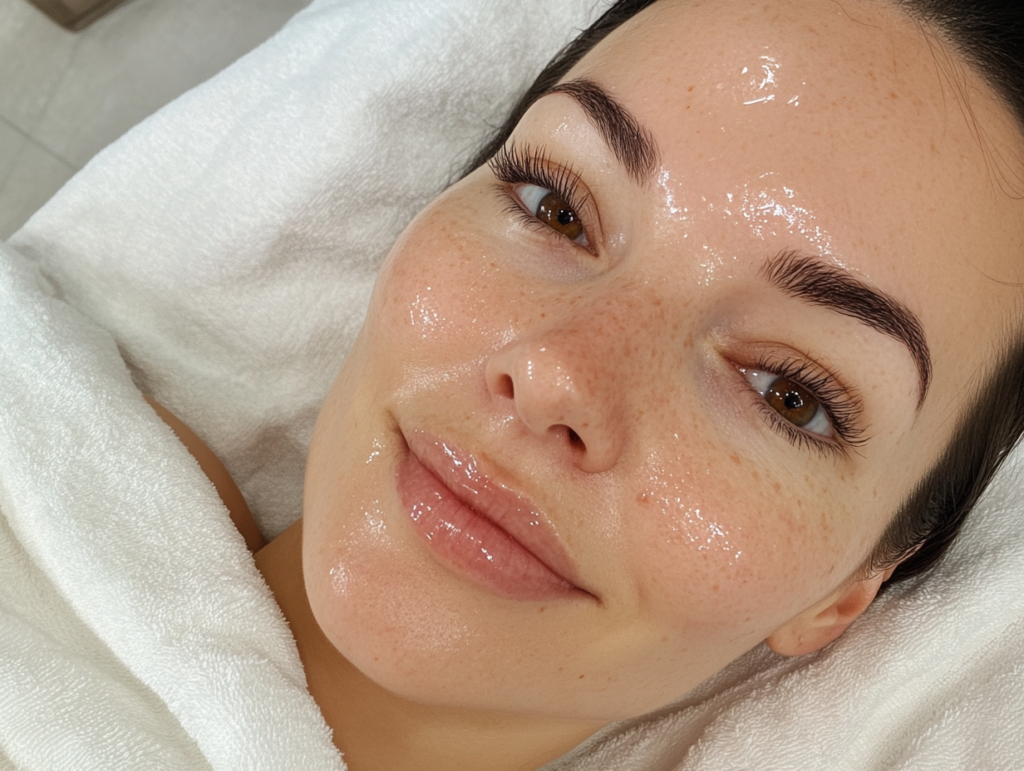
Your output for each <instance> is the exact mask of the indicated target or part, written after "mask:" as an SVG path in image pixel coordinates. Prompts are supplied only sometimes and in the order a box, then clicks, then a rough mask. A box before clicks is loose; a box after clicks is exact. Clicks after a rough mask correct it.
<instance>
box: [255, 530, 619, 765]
mask: <svg viewBox="0 0 1024 771" xmlns="http://www.w3.org/2000/svg"><path fill="white" fill-rule="evenodd" d="M256 566H257V568H259V570H260V572H261V573H262V574H263V577H264V578H265V579H266V581H267V583H268V584H269V586H270V589H271V591H272V592H273V593H274V597H275V599H276V600H277V603H278V605H280V606H281V610H282V611H283V612H284V615H285V618H286V619H287V620H288V623H289V625H290V626H291V630H292V634H293V635H294V636H295V642H296V644H297V646H298V649H299V657H300V658H301V659H302V665H303V668H304V669H305V671H306V683H307V685H308V687H309V691H310V693H311V694H312V696H313V699H314V700H315V701H316V703H317V704H318V705H319V707H320V711H321V712H322V713H323V716H324V719H325V720H326V721H327V725H328V726H330V728H331V729H332V730H333V732H334V743H335V745H336V746H337V747H338V749H339V750H341V752H342V753H343V754H344V757H345V762H346V763H347V765H348V768H349V769H350V771H376V770H377V769H394V771H412V770H413V769H415V770H416V771H430V770H431V769H451V768H473V769H479V770H480V771H513V770H514V771H528V770H529V769H537V768H539V767H540V766H542V765H543V764H545V763H547V762H548V761H551V760H554V759H555V758H557V757H558V756H559V755H561V754H563V753H564V752H566V751H568V750H569V749H571V748H572V747H574V746H575V745H576V744H578V743H579V742H581V741H582V740H583V739H584V738H586V737H587V736H589V735H590V734H591V733H593V732H594V731H596V730H597V729H598V728H599V727H600V726H599V725H595V724H592V723H586V724H583V723H580V722H568V721H557V720H552V719H548V718H533V717H522V716H517V715H508V714H502V713H495V712H478V711H474V710H466V709H456V708H450V707H439V706H431V705H426V704H421V703H418V702H413V701H409V700H408V699H404V698H402V697H400V696H398V695H396V694H394V693H392V692H390V691H387V690H385V689H384V688H381V687H380V686H379V685H377V684H376V683H375V682H373V681H372V680H370V679H369V678H367V677H366V676H365V675H363V674H362V672H360V671H359V670H358V669H356V668H355V667H354V666H352V665H351V664H350V663H349V662H348V660H347V659H345V658H344V657H343V656H342V655H341V654H340V653H339V652H338V651H337V649H336V648H335V647H334V646H333V645H332V644H331V642H330V641H329V640H328V639H327V637H326V636H325V635H324V634H323V632H322V631H321V629H320V626H319V624H317V622H316V619H315V618H314V617H313V613H312V610H311V609H310V607H309V601H308V600H307V598H306V590H305V585H304V583H303V578H302V523H301V520H300V521H299V522H297V523H296V524H295V525H293V526H292V527H290V528H289V529H288V530H286V531H285V532H284V533H282V534H281V535H280V536H278V537H277V538H276V539H275V540H274V541H272V542H271V543H270V544H269V545H267V546H266V547H264V548H263V549H262V550H261V551H259V552H258V553H257V554H256Z"/></svg>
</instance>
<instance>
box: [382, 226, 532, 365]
mask: <svg viewBox="0 0 1024 771" xmlns="http://www.w3.org/2000/svg"><path fill="white" fill-rule="evenodd" d="M459 224H460V223H458V222H454V221H450V220H446V219H444V218H443V217H441V216H439V215H429V214H428V215H424V216H422V217H421V218H420V219H419V220H417V221H415V222H414V223H413V224H412V225H410V227H409V228H408V229H407V230H406V232H405V233H403V235H402V237H401V238H400V239H399V241H398V242H397V243H396V244H395V246H394V248H393V249H392V251H391V253H390V254H389V256H388V260H387V262H386V263H385V265H384V267H383V269H382V270H381V272H380V274H379V276H378V279H377V284H376V286H375V288H374V294H373V298H372V300H371V303H370V309H369V313H368V316H367V324H368V327H369V329H370V330H371V333H372V334H374V335H377V336H383V337H384V338H386V339H387V341H388V342H389V343H391V344H394V343H395V342H398V341H407V342H409V343H410V344H412V345H413V348H412V349H411V350H410V351H408V353H409V354H410V355H412V356H418V355H425V354H426V352H427V350H428V349H426V348H423V347H422V345H419V346H417V344H422V343H423V342H428V343H429V342H432V341H433V342H439V343H442V344H444V345H445V346H448V345H451V344H452V343H453V342H454V341H456V340H457V339H458V338H460V337H464V336H471V337H477V338H478V337H481V336H484V337H486V336H493V333H494V332H495V331H497V330H501V329H502V328H504V327H507V326H508V324H509V322H510V320H513V319H512V317H513V316H514V315H515V306H516V299H517V296H518V295H519V294H521V290H519V289H517V288H515V287H513V286H511V285H510V284H509V282H508V281H507V277H503V276H502V275H501V273H500V272H499V271H498V270H497V261H496V260H495V259H493V255H494V253H495V250H496V249H497V248H498V247H496V246H495V245H494V244H492V243H489V242H488V240H487V239H485V238H483V237H480V238H476V237H474V236H473V235H466V229H465V228H464V227H463V228H460V227H459Z"/></svg>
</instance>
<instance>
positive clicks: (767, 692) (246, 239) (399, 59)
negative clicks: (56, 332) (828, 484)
mask: <svg viewBox="0 0 1024 771" xmlns="http://www.w3.org/2000/svg"><path fill="white" fill-rule="evenodd" d="M595 2H596V0H559V2H558V3H554V2H551V0H506V1H505V2H499V0H472V1H470V0H461V1H460V0H363V1H358V0H348V1H347V2H346V1H345V0H318V1H317V2H315V3H314V4H313V5H312V6H311V7H310V8H309V9H307V10H306V11H305V12H303V13H301V14H299V16H297V17H296V18H295V19H294V20H293V21H292V22H291V23H290V24H289V25H288V26H287V27H286V28H285V29H284V30H283V31H282V32H281V33H280V34H279V35H278V36H277V37H276V38H274V39H272V40H271V41H270V42H269V43H267V44H266V45H264V46H263V47H262V48H260V49H258V50H257V51H255V52H254V53H253V54H251V55H249V56H248V57H246V58H245V59H243V60H241V61H240V62H239V63H237V64H236V65H235V66H233V67H231V68H229V69H228V70H227V71H225V72H224V73H222V74H221V75H219V76H218V77H217V78H215V79H213V80H212V81H210V82H209V83H207V84H205V85H204V86H202V87H200V88H198V89H196V90H194V91H193V92H191V93H189V94H187V95H186V96H184V97H183V98H181V99H180V100H178V101H177V102H175V103H174V104H172V105H170V106H169V107H168V108H166V109H165V110H163V111H162V112H160V113H158V114H157V115H156V116H154V117H153V118H152V119H150V120H149V121H147V122H146V123H145V124H143V125H142V126H140V127H139V128H137V129H136V130H134V131H133V132H132V133H130V134H129V135H127V136H126V137H125V138H123V139H122V140H120V141H119V142H118V143H116V144H115V145H113V146H112V147H111V148H109V149H108V150H107V151H106V152H105V153H104V154H102V155H101V156H99V157H98V158H97V159H96V160H95V161H94V162H93V163H92V164H91V165H90V166H89V167H87V168H86V169H85V170H84V171H83V172H82V173H80V174H79V175H78V176H77V177H76V178H75V179H73V180H72V181H71V183H70V184H69V185H68V186H67V188H65V190H64V191H63V192H62V193H61V194H59V195H58V196H57V197H56V198H55V199H54V200H53V201H52V202H51V203H50V204H49V205H48V206H47V207H45V208H44V209H43V210H42V211H41V212H40V213H39V214H38V215H37V216H36V217H35V218H33V220H32V221H31V222H29V224H28V225H27V226H26V227H25V228H24V229H23V230H22V231H21V232H20V233H19V234H18V235H16V237H15V239H14V243H16V244H17V245H18V246H19V248H21V249H22V250H23V251H25V252H26V253H28V254H30V255H31V256H33V257H34V258H35V259H36V260H37V261H38V263H39V264H40V265H41V266H42V267H43V269H44V272H45V273H46V274H47V275H48V276H49V277H50V278H51V280H53V282H54V283H55V284H56V285H57V287H58V288H59V292H60V293H61V296H63V297H65V298H66V299H67V300H68V302H70V303H71V304H72V305H74V306H75V307H77V308H79V309H81V310H82V311H83V312H84V313H86V314H87V315H88V316H90V317H92V318H93V319H95V320H97V321H98V322H99V323H100V325H101V326H103V327H104V328H106V329H108V330H110V332H111V334H112V335H113V337H114V338H115V340H116V341H117V344H118V346H119V348H120V350H121V352H122V354H123V355H124V356H125V358H126V360H127V361H128V363H129V365H130V368H131V372H132V375H133V377H134V378H135V379H136V381H137V382H138V383H139V384H140V385H141V386H142V387H144V388H146V389H147V390H150V391H152V392H153V393H155V394H156V395H157V397H158V398H160V399H161V400H163V401H165V402H166V403H167V404H168V406H170V407H171V408H172V409H173V410H175V411H176V412H178V413H179V414H180V415H181V417H182V418H183V419H184V420H185V421H186V422H188V423H189V424H191V425H192V426H193V428H195V429H196V430H197V432H198V433H199V434H200V435H201V436H202V437H203V438H204V439H205V440H206V441H207V442H208V443H209V444H210V445H211V446H212V447H213V449H214V450H215V451H216V452H217V453H218V454H219V455H220V456H221V457H222V458H223V459H224V460H225V462H226V465H227V466H228V468H229V470H230V471H231V472H232V474H233V475H234V476H235V478H236V479H237V480H238V481H239V483H240V486H241V487H242V489H243V492H245V494H246V496H247V497H248V499H249V500H250V503H251V504H252V505H253V508H254V510H255V512H256V516H257V519H258V520H259V522H260V523H261V525H262V527H263V529H264V531H265V532H266V533H267V534H269V535H273V534H275V533H277V532H279V531H280V530H281V529H283V528H284V527H285V526H286V525H287V524H288V523H289V522H291V521H292V520H293V519H294V518H295V517H296V516H297V515H298V513H299V502H300V495H299V490H300V486H301V472H302V465H303V458H304V455H305V450H306V445H307V442H308V437H309V433H310V430H311V426H312V421H313V419H314V416H315V413H316V410H317V407H318V405H319V401H320V399H321V398H322V396H323V394H324V393H325V391H326V389H327V387H328V385H329V383H330V381H331V379H332V377H333V375H334V373H335V371H336V369H337V367H338V366H339V364H340V361H341V358H342V355H343V353H344V351H345V350H346V349H347V346H348V344H349V342H350V341H351V339H352V336H353V334H354V332H355V330H356V329H357V328H358V324H359V322H360V320H361V316H362V312H363V308H364V304H365V301H366V299H367V296H368V292H369V287H370V285H371V283H372V277H373V273H374V271H375V268H376V266H377V264H378V262H379V260H380V258H381V256H382V255H383V254H384V253H385V252H386V250H387V248H388V246H389V245H390V242H391V240H392V239H393V238H394V236H395V234H397V232H398V231H399V230H400V229H401V227H402V226H403V225H404V223H405V222H406V221H408V219H409V218H411V216H412V215H413V214H415V212H416V210H417V209H418V208H419V207H420V206H421V205H422V204H423V203H425V202H426V201H427V200H429V198H430V197H431V196H432V195H433V194H434V193H435V192H436V191H437V190H438V189H440V188H441V187H442V186H443V185H444V183H445V182H446V181H447V180H448V178H449V177H450V175H451V174H452V173H453V171H454V170H455V169H457V168H458V165H459V163H460V162H462V161H463V160H464V159H465V158H467V157H468V156H469V155H470V154H471V151H472V149H473V148H475V147H476V146H478V145H479V144H480V143H481V142H482V141H483V139H484V137H485V136H486V135H487V134H488V133H489V126H491V125H496V124H497V123H498V122H499V121H500V119H501V116H502V115H503V114H504V112H505V110H506V109H507V107H508V106H509V104H510V103H511V100H512V99H513V96H514V95H515V94H516V93H518V92H519V91H520V90H521V89H522V88H523V87H524V86H525V85H526V84H527V83H529V82H530V80H531V79H532V78H533V76H534V75H535V74H536V72H537V71H538V69H539V68H540V66H541V64H542V63H543V62H544V61H545V60H546V59H547V58H548V57H549V56H550V55H551V54H553V53H554V52H555V51H556V50H557V49H558V48H559V47H560V46H561V45H562V44H563V43H564V42H565V41H567V40H568V39H570V38H571V37H572V36H573V35H574V33H575V31H576V30H577V29H579V28H580V27H582V26H585V25H586V23H587V22H588V21H589V20H590V19H591V18H593V17H594V14H595V12H596V10H599V9H600V8H601V7H604V6H605V5H607V3H606V2H602V3H599V4H597V6H596V9H595ZM1014 463H1015V464H1019V463H1020V460H1019V453H1018V455H1017V456H1015V458H1014ZM1021 576H1024V491H1022V486H1021V484H1020V483H1019V481H1018V479H1017V477H1016V474H1015V473H1014V472H1013V471H1012V470H1007V471H1005V472H1004V473H1002V474H1001V475H1000V477H999V482H998V484H997V485H996V487H995V488H994V489H993V491H992V492H991V494H990V495H989V496H988V497H987V498H986V500H985V502H984V504H983V505H982V506H981V507H980V509H979V511H978V512H977V513H976V514H975V515H974V518H973V520H972V521H971V523H970V524H969V526H968V527H967V530H966V532H965V534H964V539H963V541H962V542H961V543H960V544H959V545H958V546H956V547H955V548H954V550H953V552H952V553H951V554H950V555H949V557H948V558H947V559H946V560H945V561H944V562H943V563H942V564H941V565H940V566H939V567H938V569H937V570H936V571H935V572H934V573H933V574H932V575H930V576H928V577H927V578H926V579H924V580H919V581H914V582H912V583H909V584H906V585H902V586H899V587H897V588H895V589H894V590H893V591H891V592H889V593H887V594H885V595H884V596H883V597H882V598H881V599H880V600H879V601H877V602H876V603H875V605H874V606H873V607H872V608H871V609H870V610H869V612H868V613H867V614H866V616H865V617H864V618H863V619H861V620H860V621H858V622H857V623H856V624H855V625H854V627H853V628H852V629H851V630H850V631H849V632H848V633H847V634H846V635H845V636H844V637H843V638H841V639H840V640H839V641H838V642H837V643H835V644H833V645H832V646H829V647H828V648H826V649H825V650H824V651H821V652H820V653H817V654H813V655H810V656H807V657H803V658H799V659H783V658H780V657H778V656H775V655H774V654H771V653H770V652H768V651H767V650H766V649H765V648H763V647H762V648H758V649H756V650H755V651H752V652H751V653H750V654H749V655H747V656H746V657H744V658H743V659H741V660H740V661H738V662H736V663H734V664H733V665H732V666H730V667H729V668H727V669H726V670H725V671H724V672H722V673H721V674H719V675H718V676H717V677H715V678H713V679H712V680H711V681H709V682H708V683H705V684H704V685H702V686H701V687H700V688H698V689H697V690H696V691H694V692H693V693H691V694H688V695H687V696H685V697H684V698H683V699H682V700H681V701H680V702H678V703H677V704H675V705H671V706H670V707H666V708H665V709H663V710H661V711H659V712H658V713H656V714H653V715H649V716H645V717H643V718H638V719H636V720H632V721H627V722H625V723H622V724H619V725H616V726H612V727H610V728H609V729H607V730H606V731H604V732H602V733H601V734H600V735H598V736H596V737H594V738H593V739H592V740H590V741H588V742H586V743H585V744H584V745H583V746H582V747H580V748H578V749H577V750H576V751H574V752H573V753H570V754H569V755H568V756H567V757H566V758H563V759H562V760H560V761H556V762H555V763H553V764H551V768H552V769H558V771H569V770H570V769H572V770H573V771H578V770H581V769H645V770H646V769H701V771H707V770H710V769H741V768H757V769H822V768H828V769H890V768H908V769H910V768H913V769H947V768H970V769H975V768H981V769H993V768H1006V769H1009V768H1020V767H1024V761H1022V760H1021V758H1024V665H1022V664H1021V663H1020V662H1021V661H1024V656H1022V655H1021V654H1022V653H1024V644H1022V642H1021V641H1020V640H1021V634H1022V633H1024V628H1022V625H1024V621H1022V620H1024V607H1022V604H1024V592H1022V591H1021V588H1022V587H1021V583H1022V579H1021ZM310 767H311V768H312V767H314V766H310Z"/></svg>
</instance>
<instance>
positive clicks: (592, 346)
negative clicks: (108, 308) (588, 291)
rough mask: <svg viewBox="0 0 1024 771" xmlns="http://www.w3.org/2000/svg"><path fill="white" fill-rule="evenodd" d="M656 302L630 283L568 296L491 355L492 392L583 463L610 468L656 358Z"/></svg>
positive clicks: (532, 427)
mask: <svg viewBox="0 0 1024 771" xmlns="http://www.w3.org/2000/svg"><path fill="white" fill-rule="evenodd" d="M655 307H656V306H655V304H654V303H653V302H652V301H651V298H650V297H647V298H646V299H645V298H644V297H643V293H642V292H636V291H629V290H627V289H620V290H618V291H612V292H604V293H601V294H598V295H596V296H590V297H587V296H577V297H573V298H565V299H563V300H562V301H561V302H559V303H557V304H556V306H555V307H548V308H547V309H546V310H545V311H544V312H543V315H542V316H539V317H538V319H537V323H536V324H534V325H530V326H529V327H528V328H526V329H525V330H524V332H523V335H522V336H521V337H519V338H518V339H516V340H515V341H513V342H512V343H510V344H509V345H508V346H506V347H505V348H504V349H502V350H501V351H499V352H498V353H497V354H495V355H494V356H493V357H492V358H491V359H490V360H489V361H488V364H487V373H486V376H487V380H488V387H489V388H490V390H491V393H492V394H493V395H494V396H495V398H497V399H499V400H503V402H502V403H503V404H506V405H510V406H511V407H512V409H514V412H515V416H516V417H517V418H518V419H519V420H520V421H521V422H522V424H523V425H524V426H525V427H526V428H527V429H528V430H529V431H530V432H532V433H533V434H534V435H535V436H537V437H540V438H542V439H543V440H544V441H545V442H548V443H549V444H552V445H555V446H557V447H558V448H559V451H561V452H565V453H568V454H569V455H571V456H572V457H573V459H574V461H575V462H576V464H577V465H578V466H579V467H580V468H583V469H584V470H588V471H601V470H604V469H606V468H609V467H610V466H612V465H614V463H615V462H616V461H617V460H618V457H619V455H620V453H621V451H622V449H623V447H624V446H625V444H626V442H627V440H628V438H629V433H630V431H631V430H632V426H634V425H635V415H634V414H633V413H635V412H636V409H635V405H636V404H637V403H638V401H639V400H640V399H641V398H642V393H641V391H642V385H643V380H644V373H645V372H646V373H649V372H650V370H651V366H652V365H653V364H654V362H653V358H654V341H652V340H650V339H648V338H649V337H650V335H649V334H648V333H647V331H646V329H645V328H646V327H647V326H648V325H649V324H650V323H651V316H652V309H654V308H655ZM654 315H656V314H654Z"/></svg>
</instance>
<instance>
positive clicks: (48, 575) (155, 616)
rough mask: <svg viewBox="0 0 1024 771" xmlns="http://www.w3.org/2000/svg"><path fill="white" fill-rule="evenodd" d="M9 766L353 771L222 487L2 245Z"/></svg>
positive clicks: (103, 340)
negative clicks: (333, 738) (310, 688)
mask: <svg viewBox="0 0 1024 771" xmlns="http://www.w3.org/2000/svg"><path fill="white" fill-rule="evenodd" d="M0 329H2V330H3V334H0V758H3V759H5V760H6V762H7V763H8V764H9V765H10V766H13V767H15V768H19V769H33V770H34V769H40V770H48V771H52V770H53V769H114V768H117V769H122V768H125V769H127V768H132V769H135V768H137V769H154V768H168V769H171V768H174V769H192V768H195V769H209V768H214V769H225V771H227V770H228V769H241V768H245V769H256V768H263V769H268V771H270V770H273V771H277V770H279V769H284V768H304V769H313V768H316V769H319V768H323V769H331V768H334V769H340V768H342V764H341V760H340V757H339V755H338V753H337V751H336V750H335V749H334V747H333V745H332V744H331V742H330V733H329V731H328V729H327V726H326V725H325V724H324V722H323V718H322V717H321V715H320V712H319V710H318V709H317V706H316V704H315V703H314V702H313V700H312V698H311V697H310V696H309V693H308V692H307V691H306V687H305V677H304V675H303V672H302V666H301V664H300V662H299V659H298V654H297V651H296V650H295V646H294V642H293V641H292V638H291V634H290V633H289V631H288V628H287V626H286V625H285V623H284V619H283V617H282V615H281V612H280V610H279V609H278V608H277V605H276V604H275V603H274V600H273V598H272V596H271V595H270V592H269V590H268V589H267V587H266V584H265V583H264V582H263V579H262V577H261V576H260V575H259V573H258V572H257V571H256V568H255V565H254V564H253V562H252V559H251V558H250V556H249V553H248V552H247V551H246V549H245V546H244V544H243V543H242V541H241V537H240V536H239V534H238V532H237V531H236V530H235V529H234V526H233V525H232V524H231V521H230V519H229V518H228V515H227V512H226V510H225V509H224V507H223V504H221V503H220V500H219V499H218V498H217V494H216V492H215V491H214V490H213V487H212V485H211V484H210V482H209V480H207V479H206V477H205V476H204V475H203V473H202V471H201V470H200V469H199V466H198V464H196V462H195V461H194V460H193V459H192V457H191V456H190V455H189V453H188V451H187V450H186V449H185V448H184V446H182V444H181V443H180V442H178V441H177V439H176V438H175V437H174V435H173V434H172V433H171V431H170V430H169V429H168V428H167V427H166V426H165V425H164V424H163V423H162V422H161V421H160V419H159V418H158V417H157V416H156V414H155V413H154V412H153V411H152V409H150V407H149V405H148V404H146V402H145V401H143V400H142V396H141V394H140V393H139V391H138V389H137V388H136V387H135V386H134V385H133V384H132V381H131V379H130V377H129V376H128V372H127V370H126V368H125V366H124V362H123V361H122V360H121V357H120V356H119V354H118V352H117V348H116V346H115V345H114V342H113V340H112V339H111V338H110V336H109V335H108V334H107V333H106V332H104V331H103V330H101V329H99V328H98V327H96V325H94V324H92V323H91V322H89V321H88V320H86V319H85V318H84V317H83V316H81V314H79V313H78V312H76V311H74V310H72V309H71V308H70V307H69V306H67V305H66V304H65V303H63V302H61V301H59V300H57V299H55V298H54V297H52V292H51V290H50V289H49V287H48V286H47V284H46V282H45V281H44V280H43V279H42V278H41V276H40V275H39V273H38V269H37V268H35V267H34V266H32V265H31V264H30V263H28V261H26V260H25V259H24V258H22V257H20V256H19V255H17V254H16V253H14V252H13V251H12V250H10V249H8V248H7V247H3V246H2V245H0Z"/></svg>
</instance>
